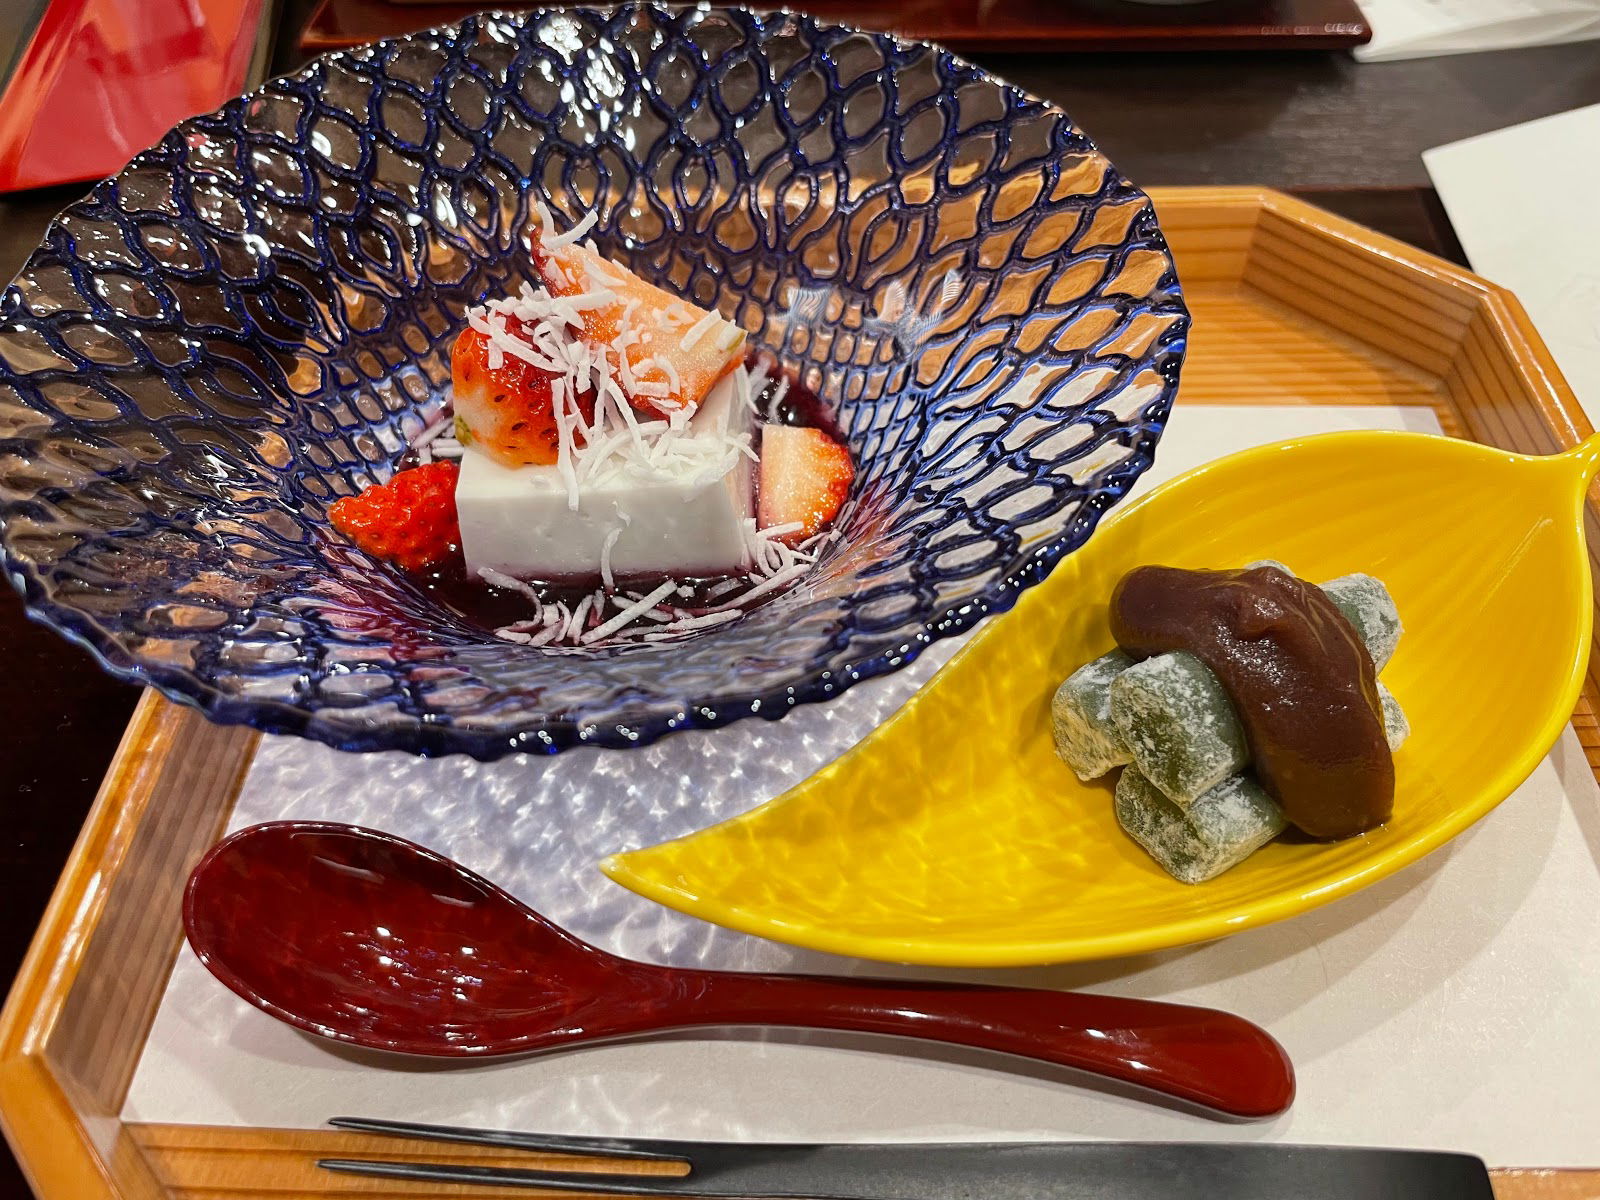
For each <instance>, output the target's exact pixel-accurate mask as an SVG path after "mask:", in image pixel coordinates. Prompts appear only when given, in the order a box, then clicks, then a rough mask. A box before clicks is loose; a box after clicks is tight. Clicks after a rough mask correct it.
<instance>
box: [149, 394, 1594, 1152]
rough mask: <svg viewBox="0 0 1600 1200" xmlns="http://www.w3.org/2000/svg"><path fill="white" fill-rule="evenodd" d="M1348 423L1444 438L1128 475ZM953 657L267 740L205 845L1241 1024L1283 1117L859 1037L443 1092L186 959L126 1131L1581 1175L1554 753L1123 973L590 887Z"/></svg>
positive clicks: (1207, 448)
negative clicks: (666, 712)
mask: <svg viewBox="0 0 1600 1200" xmlns="http://www.w3.org/2000/svg"><path fill="white" fill-rule="evenodd" d="M1352 428H1409V429H1417V430H1422V431H1426V432H1435V433H1436V432H1438V430H1439V425H1438V422H1437V420H1436V419H1435V417H1434V414H1433V411H1432V410H1431V409H1428V408H1423V407H1410V408H1397V407H1389V406H1384V405H1372V406H1361V407H1313V406H1306V407H1287V406H1286V407H1283V408H1265V407H1263V408H1255V407H1251V408H1249V409H1240V408H1205V407H1199V406H1187V405H1183V404H1180V405H1179V406H1178V408H1177V410H1176V412H1175V413H1174V415H1173V420H1172V425H1171V427H1170V429H1169V430H1168V432H1167V433H1166V434H1165V435H1164V436H1163V438H1162V442H1161V448H1160V453H1159V455H1158V457H1157V461H1156V467H1155V470H1154V471H1153V472H1152V473H1151V474H1152V476H1154V477H1155V478H1168V477H1171V476H1172V475H1175V474H1177V473H1179V472H1181V471H1183V470H1185V469H1187V468H1189V467H1192V466H1195V465H1197V464H1199V463H1201V462H1205V461H1208V460H1210V459H1213V458H1216V457H1218V456H1220V455H1222V454H1226V453H1229V452H1231V451H1233V450H1236V449H1241V448H1243V447H1245V446H1250V445H1261V444H1264V443H1267V442H1274V441H1279V440H1281V439H1283V438H1287V437H1294V436H1297V435H1303V434H1307V433H1319V432H1325V431H1329V430H1333V429H1352ZM1150 482H1151V480H1148V479H1147V480H1141V481H1140V487H1141V489H1142V488H1144V487H1145V486H1148V484H1149V483H1150ZM1375 486H1378V485H1376V484H1375ZM953 649H954V646H953V645H952V644H950V643H948V642H941V643H938V644H936V645H935V646H933V647H931V648H930V649H929V650H928V652H927V653H926V654H925V655H924V657H923V658H922V659H920V660H919V661H917V662H915V663H913V664H912V665H911V666H909V667H907V668H906V669H905V670H903V671H900V672H897V673H896V674H894V675H889V676H884V677H881V678H878V679H873V680H868V681H866V682H864V683H862V684H860V685H859V686H858V687H856V688H853V689H852V690H851V691H850V692H849V693H848V694H846V695H845V696H843V697H841V698H839V699H838V700H835V701H833V702H832V703H829V704H817V705H808V706H806V707H805V708H802V709H798V710H796V711H795V712H793V713H791V714H790V715H788V716H787V717H785V718H784V719H783V720H782V721H779V722H776V723H773V724H768V723H767V722H765V721H741V722H738V723H736V724H734V725H730V726H728V727H726V728H724V729H718V730H711V731H692V732H689V733H682V734H678V735H675V736H673V737H670V738H665V739H663V740H662V741H659V742H656V743H655V744H653V745H651V746H648V747H645V748H644V749H640V750H629V751H602V750H593V749H589V750H575V751H569V752H568V753H565V754H561V755H559V756H557V757H556V758H553V759H532V758H528V759H515V758H510V759H503V760H501V761H500V762H496V763H489V764H481V763H472V762H467V761H463V760H461V759H459V758H447V759H434V760H427V759H419V758H412V757H409V756H407V755H404V754H366V755H340V754H339V753H337V752H336V751H333V750H329V749H327V748H326V747H323V746H318V745H314V744H312V743H310V742H306V741H300V740H297V739H295V738H287V737H269V738H264V739H263V740H262V744H261V749H260V751H259V752H258V754H257V757H256V760H255V762H254V763H253V765H252V766H251V768H250V773H249V777H248V779H247V780H246V782H245V786H244V790H243V793H242V794H241V796H240V799H239V805H238V808H237V809H236V810H235V812H234V814H233V819H232V824H233V826H234V827H238V826H240V825H244V824H249V823H251V822H253V821H261V820H269V819H277V818H295V817H299V818H307V819H310V818H322V819H327V818H333V819H337V820H344V821H354V822H358V823H361V824H366V825H375V826H378V827H380V828H384V829H390V830H393V831H394V832H396V833H399V834H401V835H402V836H405V837H410V838H412V839H414V840H416V841H419V842H422V843H424V844H426V845H430V846H433V847H435V848H437V849H439V850H441V851H443V852H444V853H446V854H448V855H450V856H451V857H453V858H456V859H457V860H459V861H461V862H463V863H465V864H466V865H467V866H469V867H472V868H474V869H476V870H478V871H481V872H483V873H485V874H487V875H488V876H489V877H490V878H492V879H494V880H495V881H496V882H498V883H500V884H502V885H503V886H505V887H506V888H508V889H509V890H510V891H512V892H513V893H515V894H516V895H518V896H521V897H523V898H524V899H525V900H527V901H528V902H530V903H531V904H533V905H534V906H535V907H536V908H538V909H539V910H540V911H542V912H544V913H546V914H547V915H549V916H550V917H552V918H554V919H555V920H557V921H558V922H560V923H561V924H563V925H564V926H566V927H567V928H568V929H571V930H572V931H573V932H574V933H576V934H578V935H579V936H581V937H584V938H587V939H589V940H592V941H594V942H597V943H599V944H601V945H603V946H605V947H606V948H607V949H609V950H612V951H615V952H617V953H622V954H628V955H632V956H635V957H639V958H645V959H648V960H651V961H658V962H670V963H677V964H681V965H685V966H703V967H724V968H732V969H740V970H769V971H783V970H791V971H794V970H798V971H819V972H822V971H825V972H832V973H840V972H850V973H856V974H887V975H902V976H918V977H942V978H952V979H974V980H985V981H989V982H1007V983H1013V984H1024V985H1036V986H1044V987H1063V988H1066V987H1080V988H1090V989H1094V990H1097V991H1106V992H1115V993H1121V994H1127V995H1139V996H1148V997H1152V998H1164V999H1170V1000H1177V1001H1182V1002H1187V1003H1192V1004H1208V1005H1213V1006H1216V1007H1221V1008H1225V1009H1230V1010H1232V1011H1235V1012H1238V1013H1240V1014H1242V1015H1244V1016H1246V1017H1249V1018H1251V1019H1253V1020H1256V1021H1259V1022H1262V1023H1263V1024H1265V1025H1266V1026H1267V1027H1268V1028H1269V1029H1271V1031H1272V1032H1273V1033H1274V1034H1275V1035H1276V1036H1277V1037H1278V1038H1279V1039H1280V1040H1281V1041H1282V1042H1283V1044H1284V1045H1285V1046H1286V1047H1287V1049H1288V1050H1289V1053H1290V1055H1291V1056H1292V1057H1293V1058H1294V1061H1295V1065H1296V1069H1297V1071H1298V1072H1299V1081H1300V1095H1299V1099H1298V1100H1297V1102H1296V1104H1295V1106H1294V1108H1293V1110H1291V1111H1290V1112H1289V1113H1288V1114H1286V1115H1284V1116H1283V1117H1280V1118H1278V1119H1277V1120H1274V1121H1268V1122H1252V1123H1242V1124H1241V1123H1235V1122H1223V1121H1216V1120H1212V1119H1209V1118H1207V1117H1204V1116H1201V1115H1198V1114H1196V1113H1192V1112H1188V1111H1182V1110H1179V1109H1176V1108H1170V1107H1166V1106H1163V1105H1160V1104H1151V1103H1147V1102H1144V1101H1142V1100H1135V1099H1133V1098H1132V1097H1130V1096H1128V1095H1125V1094H1123V1093H1121V1092H1120V1091H1117V1090H1105V1089H1101V1088H1097V1087H1094V1086H1092V1085H1085V1083H1084V1081H1083V1080H1082V1079H1074V1078H1073V1077H1072V1076H1071V1075H1070V1074H1068V1073H1066V1072H1061V1071H1052V1070H1049V1069H1044V1068H1029V1067H1026V1066H1022V1065H1019V1064H1016V1063H1010V1064H1002V1063H1000V1062H998V1061H996V1060H995V1059H993V1058H992V1057H988V1056H985V1055H982V1054H978V1053H975V1052H966V1051H961V1050H956V1049H950V1048H937V1047H918V1046H915V1045H912V1044H910V1043H902V1044H899V1045H897V1046H896V1047H895V1048H894V1049H895V1052H894V1053H886V1052H885V1051H886V1050H888V1047H887V1046H886V1045H885V1044H883V1043H881V1042H874V1041H872V1040H871V1039H866V1038H860V1037H852V1036H848V1035H828V1034H814V1035H813V1034H801V1033H785V1032H782V1031H771V1030H768V1031H762V1032H759V1033H757V1032H752V1031H745V1032H740V1033H728V1034H719V1033H716V1032H705V1031H702V1032H699V1033H696V1034H694V1035H692V1036H685V1037H679V1038H665V1039H660V1040H652V1041H643V1042H633V1043H619V1044H613V1045H607V1046H595V1047H591V1048H588V1049H581V1050H573V1051H569V1052H564V1053H556V1054H548V1055H543V1056H540V1057H536V1058H526V1059H513V1060H509V1061H500V1062H492V1063H491V1062H486V1063H481V1064H473V1065H469V1066H461V1065H459V1064H456V1065H440V1064H434V1063H427V1062H417V1061H406V1060H398V1061H397V1060H395V1059H392V1058H390V1059H384V1058H381V1057H376V1056H372V1055H368V1054H363V1053H361V1052H357V1051H352V1050H344V1049H339V1048H335V1047H331V1046H329V1045H328V1044H327V1043H324V1042H319V1041H318V1040H316V1039H314V1038H311V1037H308V1036H305V1035H303V1034H300V1033H298V1032H296V1031H295V1030H293V1029H290V1028H289V1027H287V1026H285V1025H281V1024H279V1023H278V1022H276V1021H274V1020H273V1019H272V1018H271V1017H268V1016H266V1015H265V1014H263V1013H260V1012H257V1011H256V1010H255V1009H253V1008H250V1007H249V1006H248V1005H246V1004H245V1003H244V1002H243V1001H241V1000H238V999H236V998H235V997H234V996H233V995H232V994H231V993H230V992H228V991H227V990H226V989H224V988H223V987H222V986H221V985H220V984H218V983H217V982H216V981H215V980H214V979H212V978H211V977H210V976H209V975H207V974H206V971H205V969H204V968H203V967H202V966H200V964H199V963H198V962H197V961H196V960H195V958H194V956H193V955H192V954H190V953H189V952H188V951H187V949H185V950H184V951H183V953H182V954H181V956H180V958H179V960H178V963H177V966H176V967H175V969H174V972H173V975H172V978H171V981H170V982H169V985H168V988H167V993H166V996H165V998H164V999H163V1001H162V1005H161V1010H160V1012H159V1014H158V1015H157V1017H156V1021H155V1024H154V1027H153V1028H152V1029H151V1032H150V1037H149V1040H148V1042H147V1044H146V1047H145V1053H144V1056H143V1059H142V1061H141V1062H140V1064H139V1067H138V1071H137V1073H136V1074H135V1076H134V1080H133V1086H132V1088H131V1089H130V1091H129V1093H128V1099H127V1104H126V1107H125V1109H124V1112H123V1116H124V1118H125V1119H127V1120H130V1121H174V1122H178V1123H198V1124H257V1125H269V1126H282V1127H296V1126H298V1127H312V1126H316V1125H319V1124H320V1123H322V1122H323V1121H325V1120H326V1119H327V1118H328V1117H329V1116H332V1115H334V1114H335V1113H359V1114H364V1115H368V1116H375V1117H393V1118H403V1119H410V1120H420V1121H437V1122H444V1123H454V1124H467V1125H483V1126H494V1127H500V1128H520V1129H536V1130H541V1131H544V1132H547V1133H580V1134H598V1135H613V1136H615V1135H633V1136H644V1137H682V1138H705V1139H710V1140H724V1139H734V1140H738V1139H750V1140H765V1141H812V1140H816V1141H919V1140H920V1141H928V1140H933V1141H937V1140H946V1139H949V1140H966V1139H980V1140H988V1139H1000V1140H1006V1139H1013V1140H1014V1139H1030V1138H1047V1139H1054V1138H1120V1139H1126V1140H1135V1141H1162V1140H1169V1139H1175V1140H1191V1141H1192V1140H1201V1141H1246V1142H1248V1141H1280V1142H1322V1143H1336V1144H1347V1145H1350V1144H1354V1145H1372V1144H1380V1145H1396V1146H1419V1147H1435V1148H1441V1149H1455V1150H1466V1151H1471V1152H1473V1153H1476V1154H1479V1155H1481V1156H1483V1157H1484V1158H1485V1159H1487V1160H1488V1161H1489V1162H1492V1163H1497V1164H1504V1165H1526V1166H1533V1165H1538V1166H1578V1165H1585V1164H1590V1163H1592V1162H1593V1161H1594V1155H1595V1145H1594V1137H1593V1131H1594V1130H1595V1129H1597V1128H1600V1072H1597V1071H1596V1070H1595V1063H1596V1062H1597V1061H1600V922H1597V921H1596V918H1595V914H1596V913H1597V912H1600V870H1597V860H1600V790H1597V788H1596V785H1595V780H1594V777H1593V775H1592V774H1591V773H1590V771H1589V767H1588V764H1587V763H1586V762H1585V761H1584V758H1583V754H1582V749H1581V747H1579V746H1578V744H1577V740H1576V738H1575V737H1574V735H1573V734H1572V733H1571V731H1570V730H1569V731H1568V732H1567V733H1566V734H1564V735H1563V738H1562V741H1561V743H1560V745H1559V746H1558V747H1557V748H1556V751H1555V753H1554V754H1553V755H1552V757H1551V758H1550V759H1549V760H1547V761H1546V762H1545V763H1544V764H1543V765H1541V766H1540V767H1539V769H1538V770H1537V771H1536V772H1535V773H1534V775H1533V777H1532V778H1531V779H1530V780H1529V781H1528V782H1527V783H1526V784H1525V785H1524V786H1523V787H1522V788H1520V789H1519V790H1518V791H1517V793H1516V794H1515V795H1513V796H1512V797H1511V798H1510V799H1509V800H1507V801H1506V802H1505V803H1504V804H1502V805H1501V806H1500V807H1499V808H1498V809H1496V810H1495V811H1494V812H1493V813H1491V814H1489V816H1488V817H1486V818H1485V819H1484V820H1483V821H1482V822H1481V823H1479V824H1478V825H1477V826H1475V827H1474V828H1472V829H1471V830H1469V831H1468V832H1467V833H1465V834H1464V835H1462V836H1461V837H1460V838H1457V839H1456V840H1455V841H1454V842H1452V843H1451V844H1450V845H1449V846H1448V847H1446V848H1444V849H1441V850H1439V851H1438V852H1436V853H1434V854H1432V855H1430V856H1429V857H1428V858H1427V859H1425V860H1424V861H1423V862H1421V863H1418V864H1417V865H1415V866H1414V867H1412V868H1410V869H1409V870H1406V871H1403V872H1401V873H1400V874H1398V875H1396V876H1394V877H1392V878H1389V879H1385V880H1383V881H1381V882H1379V883H1378V884H1376V885H1375V886H1373V887H1371V888H1368V889H1366V890H1364V891H1362V892H1361V893H1359V894H1358V895H1355V896H1350V897H1348V898H1346V899H1344V900H1341V901H1339V902H1338V903H1336V904H1331V905H1328V906H1327V907H1326V908H1320V909H1317V910H1315V911H1313V912H1310V913H1306V914H1304V915H1302V916H1300V917H1297V918H1295V919H1293V920H1289V921H1285V922H1282V923H1281V924H1277V925H1271V926H1268V927H1265V928H1262V929H1252V930H1249V931H1247V932H1245V933H1242V934H1239V935H1237V936H1235V937H1231V938H1227V939H1225V940H1223V941H1220V942H1215V943H1212V944H1210V945H1205V946H1190V947H1184V948H1182V949H1178V950H1171V951H1167V952H1164V953H1160V954H1151V955H1145V956H1143V957H1140V958H1132V959H1119V960H1114V961H1109V962H1095V963H1080V964H1076V965H1068V966H1063V967H1046V968H1038V969H1031V970H1025V971H987V972H980V971H935V970H919V969H914V968H898V969H897V968H893V967H885V966H882V965H880V964H874V963H865V962H857V961H855V960H851V959H840V958H831V957H829V956H827V955H822V954H815V953H811V952H808V951H803V950H796V949H793V948H791V947H788V946H783V945H779V944H776V943H773V942H764V941H762V940H760V939H759V938H752V937H745V936H743V935H741V934H737V933H734V932H731V931H729V930H726V929H719V928H716V927H714V926H711V925H706V924H703V923H701V922H698V921H695V920H693V919H692V918H690V917H686V916H684V915H682V914H681V913H675V912H671V911H668V910H666V909H663V908H659V907H657V906H655V905H653V904H651V903H650V902H648V901H646V900H643V899H641V898H640V897H638V896H635V895H633V894H632V893H630V892H625V891H623V890H622V889H621V888H618V887H616V886H615V885H613V884H611V883H609V882H607V881H606V880H605V879H604V878H603V877H602V876H601V875H600V874H599V873H598V872H597V871H596V870H595V869H594V862H595V860H596V859H597V858H598V857H600V856H601V855H602V854H604V853H606V852H607V851H609V850H613V849H616V848H617V847H618V846H619V845H630V844H638V843H639V842H640V841H641V840H645V839H647V838H648V839H649V840H655V839H656V838H665V837H675V836H680V835H682V834H685V833H687V832H689V831H690V830H692V829H694V828H697V827H699V826H702V825H705V824H707V823H709V822H711V821H714V820H720V819H722V818H725V817H728V816H731V815H733V814H734V813H736V812H739V811H742V810H743V809H745V808H748V807H749V806H750V805H751V804H753V803H757V802H760V801H762V800H764V799H766V798H768V797H769V796H772V795H774V794H776V793H777V792H779V791H781V790H783V788H784V787H786V786H788V785H789V784H792V783H793V782H795V781H796V780H797V779H799V778H801V777H803V776H805V775H806V774H809V773H810V772H811V771H814V770H816V769H817V768H818V767H820V766H821V765H822V764H824V763H826V762H828V761H830V760H831V759H832V758H834V757H835V756H837V755H838V754H840V753H841V752H843V751H844V750H845V749H847V748H848V747H849V746H850V745H851V744H852V743H853V742H854V741H855V740H856V739H857V738H859V737H860V736H861V734H862V733H864V732H865V731H866V730H867V729H868V728H870V727H871V725H872V724H873V723H874V722H876V721H880V720H882V719H883V718H884V717H885V716H887V715H888V714H889V713H890V712H892V711H893V710H894V709H895V708H896V707H898V706H899V705H900V704H902V703H904V701H905V700H906V699H907V698H908V697H909V696H910V695H911V694H912V693H913V691H914V690H915V689H916V688H917V687H918V686H919V685H920V684H921V683H922V682H923V681H925V680H926V679H927V677H928V675H929V674H931V673H932V670H933V668H934V667H935V666H937V665H938V664H939V663H940V662H942V661H944V660H945V659H947V658H948V657H949V655H950V653H951V651H952V650H953ZM1521 1097H1535V1098H1537V1102H1533V1101H1524V1100H1522V1099H1520V1098H1521Z"/></svg>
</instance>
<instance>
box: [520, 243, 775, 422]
mask: <svg viewBox="0 0 1600 1200" xmlns="http://www.w3.org/2000/svg"><path fill="white" fill-rule="evenodd" d="M528 249H529V250H530V251H531V253H532V255H533V265H534V269H535V270H536V271H537V272H538V273H539V278H540V279H541V280H542V281H543V283H544V286H545V288H546V290H547V291H549V293H550V294H551V295H552V296H575V295H578V294H580V293H583V292H590V291H599V290H601V289H604V290H606V291H609V292H612V293H614V294H615V295H616V300H615V301H614V302H611V303H608V304H606V305H603V306H602V307H599V308H594V309H590V310H588V311H586V312H585V313H584V328H583V336H584V339H585V340H586V341H588V342H589V343H590V344H591V345H594V346H598V347H601V348H610V349H613V350H615V349H618V342H619V341H621V342H623V343H624V344H623V345H622V346H621V347H620V349H621V351H622V353H624V354H626V355H627V358H628V366H629V369H630V370H631V371H632V372H633V375H634V379H635V381H636V383H638V384H643V385H644V387H643V388H639V389H638V390H635V389H633V388H625V389H624V390H625V391H626V392H627V393H628V400H629V402H630V403H631V404H632V405H633V406H634V407H635V408H637V409H642V410H644V411H645V412H651V413H659V414H662V415H669V414H671V413H672V412H674V411H675V410H677V409H680V408H688V409H691V410H692V409H693V408H695V406H697V405H698V404H699V403H700V402H701V401H702V400H704V399H705V398H706V394H707V393H708V392H710V391H711V389H712V388H713V387H714V386H715V385H716V382H717V380H719V379H721V378H722V377H723V376H724V375H726V374H727V373H728V372H729V371H731V370H733V368H734V367H735V366H737V365H738V363H739V362H740V361H741V359H742V358H743V355H744V342H745V334H744V330H742V329H740V328H739V327H738V326H737V325H735V324H734V323H733V322H732V321H729V320H725V319H724V318H722V317H720V316H713V315H712V314H711V313H708V312H707V311H706V310H705V309H703V308H696V307H695V306H694V305H693V304H690V303H689V302H688V301H687V300H684V299H682V298H680V297H678V296H674V295H673V294H672V293H671V292H667V291H663V290H662V289H661V288H658V287H656V286H655V285H654V284H650V283H646V282H645V281H644V280H642V279H640V278H639V277H638V276H637V275H635V274H633V272H631V271H629V270H628V269H627V268H626V267H623V266H619V265H618V264H616V263H614V262H611V261H610V260H609V259H607V258H605V257H604V256H602V255H600V254H598V253H596V252H595V251H593V250H590V249H589V248H588V247H586V246H582V245H579V244H577V243H574V244H572V245H568V246H558V247H555V248H554V249H551V250H546V249H545V248H544V246H543V245H542V243H541V241H540V237H539V231H538V230H537V229H535V230H533V232H532V233H530V234H529V235H528ZM630 306H631V309H632V312H631V315H630V313H629V309H630ZM708 318H709V320H708ZM685 343H687V344H685ZM662 391H665V393H666V394H665V395H656V394H654V393H657V392H662Z"/></svg>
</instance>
